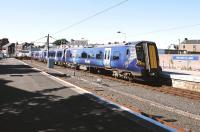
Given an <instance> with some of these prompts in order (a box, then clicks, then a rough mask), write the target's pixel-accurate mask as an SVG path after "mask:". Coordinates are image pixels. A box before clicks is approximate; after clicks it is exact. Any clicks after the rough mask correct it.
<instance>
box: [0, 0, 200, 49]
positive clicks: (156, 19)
mask: <svg viewBox="0 0 200 132" xmlns="http://www.w3.org/2000/svg"><path fill="white" fill-rule="evenodd" d="M120 1H122V0H0V3H1V8H0V16H1V19H0V38H3V37H7V38H9V40H10V41H11V42H16V41H18V42H24V41H28V42H30V41H34V40H35V39H37V38H40V37H43V36H45V35H47V34H48V33H50V35H51V34H52V36H53V37H54V38H58V39H59V38H66V39H68V40H70V39H71V38H73V39H81V38H85V39H88V40H89V42H90V43H107V42H114V41H123V40H124V39H125V34H117V31H121V32H123V33H126V40H127V41H137V40H150V41H154V42H156V43H157V45H158V47H159V48H166V47H167V45H169V44H171V43H178V39H180V40H183V39H184V38H186V37H187V38H189V39H200V25H198V26H193V27H187V28H180V29H176V30H169V31H162V32H153V33H148V34H147V32H151V31H157V30H163V29H169V28H174V27H182V26H187V25H194V24H200V8H199V7H200V1H199V0H128V1H127V2H125V3H124V4H122V5H120V6H118V7H116V8H113V9H112V10H109V11H107V12H105V13H103V14H100V15H98V16H96V17H94V18H92V19H90V20H88V21H85V22H84V23H82V24H79V25H77V26H75V27H73V28H70V29H68V30H65V31H63V32H60V33H57V34H54V33H55V32H57V31H58V30H60V29H62V28H64V27H67V26H69V25H71V24H73V23H76V22H77V21H80V20H81V19H84V18H86V17H88V16H91V15H93V14H95V13H96V12H99V11H101V10H103V9H105V8H108V7H110V6H112V5H114V4H116V3H119V2H120ZM40 41H45V39H44V40H40Z"/></svg>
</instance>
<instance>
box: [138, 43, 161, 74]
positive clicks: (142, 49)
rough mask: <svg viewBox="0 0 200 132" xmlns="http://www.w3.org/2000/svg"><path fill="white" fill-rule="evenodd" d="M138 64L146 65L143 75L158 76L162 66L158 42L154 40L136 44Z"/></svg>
mask: <svg viewBox="0 0 200 132" xmlns="http://www.w3.org/2000/svg"><path fill="white" fill-rule="evenodd" d="M135 48H136V54H137V60H138V61H137V65H139V66H142V67H144V69H145V70H144V71H143V73H142V74H143V75H144V76H145V77H150V78H158V77H159V73H160V71H161V68H160V66H159V57H158V50H157V47H156V44H155V43H153V42H141V43H138V44H136V47H135Z"/></svg>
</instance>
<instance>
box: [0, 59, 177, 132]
mask: <svg viewBox="0 0 200 132" xmlns="http://www.w3.org/2000/svg"><path fill="white" fill-rule="evenodd" d="M49 76H51V75H49V74H47V73H44V72H41V71H39V70H37V69H35V68H32V67H30V66H28V65H25V64H23V63H22V62H21V61H18V60H16V59H12V58H11V59H7V60H0V131H2V132H4V131H5V132H14V131H15V132H32V131H33V132H36V131H37V132H44V131H45V132H46V131H51V132H66V131H67V132H72V131H73V132H80V131H87V132H89V131H91V132H98V131H101V132H103V131H105V132H109V131H112V132H132V131H145V132H148V131H176V130H175V129H172V128H169V127H166V126H164V125H163V124H161V123H159V122H156V121H154V120H152V119H150V118H147V117H142V116H141V115H137V114H136V113H135V114H134V112H130V111H129V112H128V111H126V110H124V109H121V108H120V106H118V105H115V104H112V103H111V102H106V101H105V100H101V101H96V100H100V98H98V97H96V96H92V95H90V94H88V93H84V92H78V89H76V87H75V86H73V85H68V84H67V83H65V85H63V84H62V83H59V82H58V81H55V80H52V79H51V78H50V77H49ZM74 89H76V90H74ZM95 98H98V99H95ZM99 102H104V103H103V104H104V105H103V104H102V103H99ZM105 102H106V103H105ZM105 104H107V105H108V106H109V107H107V106H106V105H105ZM112 107H113V108H112Z"/></svg>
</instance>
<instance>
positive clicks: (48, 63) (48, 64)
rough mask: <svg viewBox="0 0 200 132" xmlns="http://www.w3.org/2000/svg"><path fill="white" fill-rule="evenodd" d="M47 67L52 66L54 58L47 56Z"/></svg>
mask: <svg viewBox="0 0 200 132" xmlns="http://www.w3.org/2000/svg"><path fill="white" fill-rule="evenodd" d="M47 67H48V68H53V67H54V59H52V58H48V61H47Z"/></svg>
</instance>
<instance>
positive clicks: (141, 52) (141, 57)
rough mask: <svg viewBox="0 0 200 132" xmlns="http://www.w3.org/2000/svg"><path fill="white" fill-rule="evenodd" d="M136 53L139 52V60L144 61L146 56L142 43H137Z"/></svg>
mask: <svg viewBox="0 0 200 132" xmlns="http://www.w3.org/2000/svg"><path fill="white" fill-rule="evenodd" d="M136 54H137V59H138V60H139V61H142V62H144V60H145V56H144V51H143V47H142V45H137V46H136Z"/></svg>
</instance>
